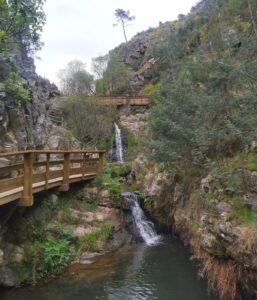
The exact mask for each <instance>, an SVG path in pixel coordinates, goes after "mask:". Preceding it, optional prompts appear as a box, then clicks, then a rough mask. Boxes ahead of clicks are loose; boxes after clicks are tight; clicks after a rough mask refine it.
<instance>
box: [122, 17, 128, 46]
mask: <svg viewBox="0 0 257 300" xmlns="http://www.w3.org/2000/svg"><path fill="white" fill-rule="evenodd" d="M122 29H123V34H124V37H125V41H126V43H127V42H128V40H127V36H126V30H125V24H124V21H123V20H122Z"/></svg>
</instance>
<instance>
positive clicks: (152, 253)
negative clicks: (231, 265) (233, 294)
mask: <svg viewBox="0 0 257 300" xmlns="http://www.w3.org/2000/svg"><path fill="white" fill-rule="evenodd" d="M0 299H3V300H7V299H8V300H25V299H26V300H27V299H37V300H61V299H62V300H72V299H76V300H82V299H83V300H85V299H86V300H87V299H88V300H91V299H110V300H120V299H122V300H123V299H124V300H127V299H128V300H130V299H131V300H132V299H133V300H134V299H139V300H146V299H149V300H152V299H161V300H166V299H167V300H217V299H218V298H216V297H214V296H210V295H208V293H207V287H206V282H205V281H203V280H200V279H198V277H197V270H196V268H195V266H193V264H192V262H191V261H190V258H189V254H188V252H187V250H186V249H185V248H184V246H183V245H182V244H181V243H180V242H178V241H176V240H170V239H169V238H166V239H165V240H164V242H163V243H162V244H159V245H155V246H151V247H149V246H147V245H145V244H139V245H136V246H133V247H126V248H123V249H121V250H119V251H117V252H116V253H113V254H108V255H105V256H102V257H101V258H99V260H98V261H97V262H95V263H94V264H92V265H90V266H82V265H73V266H72V267H70V268H69V269H68V270H67V271H66V272H65V273H63V274H62V275H60V276H59V277H58V278H56V279H54V280H52V281H50V282H48V283H46V284H40V285H38V286H35V287H26V288H22V289H16V290H7V291H4V292H2V293H1V295H0Z"/></svg>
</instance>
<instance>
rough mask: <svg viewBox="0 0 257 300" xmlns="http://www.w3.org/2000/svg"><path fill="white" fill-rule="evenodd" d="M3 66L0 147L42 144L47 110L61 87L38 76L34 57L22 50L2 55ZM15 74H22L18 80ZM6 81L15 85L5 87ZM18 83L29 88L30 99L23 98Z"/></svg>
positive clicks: (36, 145)
mask: <svg viewBox="0 0 257 300" xmlns="http://www.w3.org/2000/svg"><path fill="white" fill-rule="evenodd" d="M0 69H1V75H0V88H1V93H0V147H1V148H0V149H1V150H2V151H3V150H10V149H11V150H17V149H19V150H20V149H33V148H38V147H43V145H44V144H45V143H46V137H47V111H48V109H49V105H50V101H51V99H52V98H54V97H56V96H58V95H59V94H60V93H59V91H58V88H57V87H56V86H55V85H54V84H51V83H50V82H49V80H47V79H44V78H42V77H40V76H38V75H37V74H36V71H35V65H34V61H33V59H32V58H31V57H29V56H28V55H27V53H22V52H21V51H16V52H15V53H12V54H11V55H10V56H8V57H7V58H6V57H5V56H4V54H2V55H0ZM14 74H15V75H14ZM16 74H18V75H16ZM15 76H16V77H17V76H19V78H18V80H15V79H16V78H14V77H15ZM7 83H9V85H10V84H13V89H11V88H9V89H8V88H6V85H7ZM18 85H20V88H22V89H23V88H24V90H27V91H28V95H29V98H28V99H27V100H20V97H19V96H20V95H19V94H18V93H19V90H18Z"/></svg>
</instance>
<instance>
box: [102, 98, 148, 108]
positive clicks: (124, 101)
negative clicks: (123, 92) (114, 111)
mask: <svg viewBox="0 0 257 300" xmlns="http://www.w3.org/2000/svg"><path fill="white" fill-rule="evenodd" d="M97 101H98V103H99V104H101V105H113V106H121V105H131V106H148V105H151V104H152V101H151V99H150V98H148V97H146V96H136V97H129V96H120V97H101V98H99V99H98V100H97Z"/></svg>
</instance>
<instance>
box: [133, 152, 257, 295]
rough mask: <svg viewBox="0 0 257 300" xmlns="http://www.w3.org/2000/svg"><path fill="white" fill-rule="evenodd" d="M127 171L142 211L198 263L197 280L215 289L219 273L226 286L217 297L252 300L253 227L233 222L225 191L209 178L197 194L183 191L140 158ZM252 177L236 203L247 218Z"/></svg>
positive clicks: (252, 208)
mask: <svg viewBox="0 0 257 300" xmlns="http://www.w3.org/2000/svg"><path fill="white" fill-rule="evenodd" d="M146 170H147V171H146ZM133 172H134V173H135V178H136V180H137V183H138V185H140V186H141V187H143V189H144V193H145V200H144V206H145V209H146V210H147V211H148V212H149V214H150V215H151V216H152V218H153V219H155V220H156V221H157V222H158V223H159V224H160V225H161V226H165V227H166V228H168V229H171V228H172V230H173V232H175V233H177V234H178V235H180V237H181V238H182V240H183V241H184V242H185V244H186V245H188V246H189V247H190V248H191V249H192V253H193V257H194V258H198V259H199V260H200V261H201V262H202V267H201V275H203V276H206V277H208V280H210V282H212V283H214V286H215V284H217V285H216V288H218V287H217V286H218V285H219V284H220V283H221V282H224V280H225V279H224V278H222V277H221V276H222V272H225V274H227V277H226V281H227V286H223V287H222V288H223V291H220V292H221V293H223V292H224V295H225V294H226V295H227V296H226V297H227V298H228V299H256V298H257V257H256V249H257V235H256V228H255V227H254V224H251V223H249V221H248V220H246V221H239V220H238V219H237V218H235V217H234V215H235V209H236V208H235V205H234V203H233V201H232V200H226V199H234V198H233V197H232V198H228V197H229V196H228V194H227V190H226V189H220V188H219V187H218V186H217V183H216V182H214V180H215V179H214V177H213V176H211V175H210V174H209V175H208V176H206V177H205V178H202V180H199V183H198V188H197V189H196V188H194V190H192V189H191V190H190V191H188V189H186V188H185V186H183V185H182V184H181V183H180V182H178V181H177V179H176V178H175V176H172V175H171V174H166V173H165V172H162V171H160V170H159V168H158V167H157V166H153V165H152V164H151V163H149V162H147V160H146V159H145V158H144V157H143V156H142V155H141V156H139V157H138V158H137V159H136V160H135V161H134V163H133ZM255 173H256V172H249V173H246V178H248V180H247V182H248V183H249V184H248V191H249V192H248V193H247V194H245V195H244V196H243V195H242V196H241V200H240V201H241V202H240V203H242V204H241V205H242V208H241V209H242V213H243V212H245V211H247V212H248V214H252V216H253V217H254V216H255V215H256V199H257V197H256V192H255V185H256V182H255V181H256V180H255V177H256V174H255ZM247 176H248V177H247ZM215 195H216V196H215ZM217 195H219V197H218V196H217ZM230 197H231V196H230ZM236 201H239V200H238V199H237V200H236ZM238 214H239V213H238ZM219 272H220V273H219ZM235 287H236V288H235Z"/></svg>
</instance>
